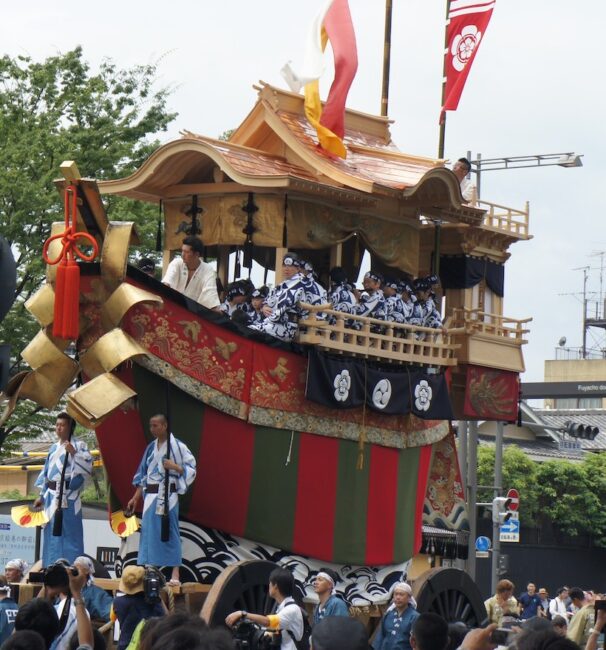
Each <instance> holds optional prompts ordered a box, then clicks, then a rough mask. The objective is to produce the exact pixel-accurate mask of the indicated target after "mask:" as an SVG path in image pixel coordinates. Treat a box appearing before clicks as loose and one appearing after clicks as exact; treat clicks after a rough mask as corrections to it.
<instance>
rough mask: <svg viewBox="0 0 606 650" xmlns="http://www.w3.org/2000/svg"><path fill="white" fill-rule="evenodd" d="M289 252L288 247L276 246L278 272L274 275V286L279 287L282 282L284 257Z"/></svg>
mask: <svg viewBox="0 0 606 650" xmlns="http://www.w3.org/2000/svg"><path fill="white" fill-rule="evenodd" d="M286 253H288V248H276V274H275V277H274V286H275V287H277V286H278V285H279V284H281V283H282V281H283V280H284V278H283V277H282V259H283V257H284V255H286Z"/></svg>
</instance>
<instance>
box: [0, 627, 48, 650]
mask: <svg viewBox="0 0 606 650" xmlns="http://www.w3.org/2000/svg"><path fill="white" fill-rule="evenodd" d="M46 648H47V646H46V643H45V642H44V639H43V638H42V636H41V635H40V634H38V632H34V631H33V630H20V631H19V632H15V633H14V634H11V636H9V637H8V638H7V639H6V641H5V642H4V643H3V644H2V650H46Z"/></svg>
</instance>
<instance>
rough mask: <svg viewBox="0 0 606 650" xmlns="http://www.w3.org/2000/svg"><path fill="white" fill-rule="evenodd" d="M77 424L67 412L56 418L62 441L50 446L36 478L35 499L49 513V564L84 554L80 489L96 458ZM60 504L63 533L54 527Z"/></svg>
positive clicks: (45, 537) (45, 556) (45, 544)
mask: <svg viewBox="0 0 606 650" xmlns="http://www.w3.org/2000/svg"><path fill="white" fill-rule="evenodd" d="M75 424H76V423H75V422H74V420H73V419H72V418H71V417H70V416H69V415H68V414H67V413H59V415H58V416H57V420H56V422H55V433H56V434H57V438H58V441H57V442H56V443H55V444H54V445H53V446H52V447H51V448H50V449H49V451H48V456H47V457H46V461H45V463H44V468H43V469H42V471H41V472H40V474H39V476H38V478H37V479H36V484H35V485H36V487H37V488H40V496H39V497H38V498H37V499H36V500H35V501H34V507H37V508H39V507H40V506H42V505H43V506H44V512H45V514H46V516H47V517H48V523H47V524H46V525H45V526H44V528H43V531H42V565H43V566H45V567H47V566H49V565H51V564H53V563H54V562H55V561H56V560H58V559H59V558H65V559H66V560H67V561H68V562H70V563H72V562H73V561H74V560H75V559H76V558H77V557H78V556H79V555H83V554H84V537H83V532H82V503H81V501H80V493H81V492H82V489H83V488H84V481H85V480H86V478H87V477H89V476H90V475H91V472H92V468H93V459H92V457H91V455H90V454H89V453H88V447H87V446H86V443H85V442H82V440H78V439H77V438H75V437H74V436H73V435H72V433H73V430H74V428H75ZM64 467H65V471H63V469H64ZM62 477H63V489H61V481H62ZM59 500H60V501H61V502H59ZM58 508H61V510H62V512H63V515H62V516H63V525H62V529H61V535H57V536H55V535H53V527H54V523H55V514H56V512H57V509H58Z"/></svg>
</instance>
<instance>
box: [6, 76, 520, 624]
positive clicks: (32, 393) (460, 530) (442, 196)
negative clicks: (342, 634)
mask: <svg viewBox="0 0 606 650" xmlns="http://www.w3.org/2000/svg"><path fill="white" fill-rule="evenodd" d="M256 92H257V100H256V103H255V104H254V106H253V108H252V110H251V111H250V113H249V114H248V116H247V117H246V118H245V119H244V121H243V122H242V123H241V124H240V126H239V127H238V128H237V129H235V131H234V132H233V133H232V134H231V136H230V137H229V139H228V140H227V141H220V140H216V139H213V138H209V137H206V136H202V135H198V134H196V133H193V132H190V131H185V132H183V133H182V137H181V138H179V139H177V140H175V141H172V142H169V143H167V144H165V145H162V146H161V147H159V148H158V149H157V151H156V152H155V153H154V154H153V155H152V156H151V157H150V158H149V159H148V160H147V161H146V162H145V163H144V164H143V165H142V166H141V167H140V168H139V169H138V170H137V171H136V172H135V173H133V174H132V175H130V176H128V177H126V178H120V179H116V180H109V181H100V182H98V183H97V182H96V181H95V180H93V179H86V178H81V177H80V174H79V172H78V169H77V167H76V165H75V164H73V163H65V164H64V165H63V166H62V167H61V171H62V173H63V177H64V178H63V179H61V180H60V181H57V186H58V189H59V191H61V192H62V193H63V194H64V196H65V205H66V217H65V221H64V222H59V223H56V224H54V225H53V230H52V237H51V239H50V240H49V242H47V244H48V245H47V246H46V248H45V259H46V260H47V261H48V262H49V264H48V266H47V282H46V283H45V284H44V286H43V287H42V288H41V289H40V291H39V292H38V293H37V294H36V295H35V296H33V297H32V298H31V299H30V301H29V302H28V304H27V307H28V309H29V311H30V312H31V313H32V315H33V316H34V317H35V318H36V319H37V320H38V321H39V323H40V325H41V330H40V332H39V334H38V335H37V336H36V337H35V339H34V340H33V341H32V342H31V343H30V345H29V346H28V347H27V348H26V349H25V350H24V351H23V353H22V355H23V358H24V359H25V360H26V361H27V363H28V364H29V365H30V366H31V370H30V371H27V372H23V373H20V374H19V375H18V376H16V377H14V378H13V379H12V380H11V382H10V383H9V385H8V387H7V389H6V391H5V398H6V401H7V405H6V407H5V412H4V415H3V417H4V418H5V419H6V418H7V417H9V415H10V412H11V409H12V408H14V405H15V404H16V401H17V400H18V399H30V400H33V401H35V402H37V403H38V404H39V405H40V406H41V407H43V408H47V409H54V408H55V407H56V406H57V404H58V402H59V401H60V400H61V399H62V398H63V396H64V395H66V399H67V409H68V411H69V413H70V414H71V415H72V416H73V417H74V418H75V419H76V420H77V421H78V422H79V423H80V424H81V425H83V426H85V427H87V428H90V429H94V430H95V432H96V435H97V439H98V442H99V448H100V450H101V454H102V457H103V461H104V464H105V467H106V470H107V474H108V478H109V481H110V483H111V491H112V496H111V500H112V510H114V511H117V510H120V508H123V507H125V506H126V503H127V501H128V500H129V498H130V496H131V495H132V484H131V480H132V477H133V475H134V473H135V470H136V467H137V465H138V462H139V459H140V457H141V455H142V452H143V450H144V448H145V445H146V444H147V442H148V439H149V436H148V433H147V423H148V420H149V418H150V416H151V415H153V414H155V413H157V412H158V411H164V412H166V413H167V414H168V416H169V419H170V424H171V429H172V431H173V433H174V434H175V435H176V436H177V437H178V438H180V439H181V440H183V441H184V442H185V443H186V444H187V445H188V447H189V448H190V449H191V450H192V452H193V453H194V454H195V455H196V457H197V461H198V475H197V478H196V481H195V483H194V486H193V489H192V490H190V492H189V493H188V494H187V495H185V497H183V499H182V502H181V506H180V513H181V519H182V521H181V536H182V540H183V554H184V561H183V567H182V579H183V581H198V582H202V583H205V584H212V585H213V586H212V587H211V589H210V593H209V595H208V597H207V599H206V602H205V605H204V609H203V615H204V616H205V617H206V618H207V620H209V621H212V622H222V620H223V619H224V616H225V614H226V613H227V612H229V611H232V610H233V609H236V608H238V607H239V606H240V605H239V604H238V603H243V605H242V608H243V609H247V610H248V611H260V610H262V608H263V606H264V604H265V601H266V594H265V592H264V591H263V586H264V585H265V584H266V581H267V575H268V567H270V566H271V564H270V562H278V563H280V564H283V565H285V566H288V567H290V568H291V569H292V570H293V571H294V573H295V576H296V579H297V582H298V584H299V586H300V587H301V589H302V591H303V592H305V590H306V589H309V590H310V591H311V583H312V580H313V577H314V575H315V574H316V572H317V571H318V569H319V567H320V566H331V567H332V568H334V569H335V570H337V572H338V573H339V575H340V577H341V578H342V583H340V584H339V585H338V589H339V591H340V592H341V593H342V594H343V596H344V597H345V598H346V599H347V601H348V602H349V603H350V604H352V605H354V606H360V607H366V606H373V605H376V604H377V603H384V602H385V601H386V599H387V596H388V593H389V589H390V587H391V586H392V584H393V583H394V582H395V581H397V580H398V579H399V578H400V577H401V575H402V573H406V572H407V569H408V567H409V563H410V560H411V558H413V556H415V555H416V554H417V553H418V552H419V550H420V548H421V546H422V545H423V546H425V547H427V549H428V551H429V547H430V546H431V547H434V546H435V544H436V543H442V545H443V546H444V547H445V546H448V544H450V547H451V548H450V550H449V551H446V552H444V553H443V554H445V555H450V557H452V558H455V557H464V556H465V553H466V549H467V541H466V538H465V534H464V531H465V529H466V527H467V516H466V506H465V500H464V491H463V486H462V485H461V478H460V473H459V468H458V461H457V455H456V447H455V437H454V433H453V429H452V427H451V421H452V420H453V419H462V420H479V419H481V420H487V419H495V420H515V418H516V415H517V408H518V375H519V373H520V372H522V371H523V370H524V362H523V355H522V347H523V345H524V343H525V342H526V341H525V335H526V333H527V331H528V330H527V329H525V327H526V323H527V320H526V321H524V320H515V319H510V318H506V317H504V316H503V293H504V292H503V284H504V283H503V277H504V263H505V261H506V260H507V258H508V257H509V247H510V246H511V245H512V244H513V243H515V242H517V241H520V240H525V239H528V238H529V236H530V235H529V233H528V208H525V209H523V210H515V209H512V208H507V207H504V206H501V205H496V204H492V203H488V202H484V201H477V200H474V201H472V202H471V203H469V202H466V201H464V200H463V197H462V194H461V188H460V184H459V180H458V179H457V178H456V176H455V174H454V173H453V172H452V171H450V170H449V169H447V168H446V167H445V161H444V160H443V159H441V158H428V157H419V156H415V155H410V154H406V153H403V152H401V151H399V150H398V148H397V147H396V146H395V144H394V142H393V141H392V138H391V135H390V120H389V119H388V118H386V117H378V116H373V115H367V114H363V113H360V112H356V111H353V110H345V109H344V107H343V110H342V111H341V113H340V120H341V124H342V126H341V127H339V126H338V125H337V126H336V127H334V125H333V131H334V132H335V133H337V134H338V133H339V130H341V131H342V133H341V137H339V138H337V139H338V140H339V142H340V143H341V146H342V148H343V150H342V151H340V150H339V151H336V155H335V152H334V151H331V148H330V144H329V145H326V146H324V145H322V137H321V136H320V144H319V141H318V137H319V136H318V129H317V128H316V127H317V126H318V125H317V124H314V119H313V117H312V116H310V113H309V101H308V100H309V98H307V100H306V98H304V97H303V96H302V95H300V94H298V93H294V92H289V91H285V90H281V89H279V88H276V87H273V86H271V85H268V84H265V83H261V84H260V85H259V86H257V87H256ZM329 102H330V98H329ZM342 154H345V157H341V156H342ZM103 195H118V196H122V197H127V198H130V199H133V200H138V201H147V202H150V203H154V204H156V205H158V206H160V212H161V219H162V241H163V266H164V268H166V266H167V264H168V262H169V261H170V259H171V256H172V255H173V254H174V253H175V252H176V251H178V250H179V249H180V246H181V242H182V240H183V237H184V236H185V235H198V236H200V237H201V239H202V240H203V242H204V245H205V258H206V259H208V260H216V265H217V274H218V278H219V279H220V280H221V283H222V284H223V286H227V284H228V283H229V282H230V281H232V280H234V279H236V278H237V277H246V276H250V272H251V269H252V266H253V261H255V262H257V263H258V264H259V265H260V266H261V267H263V268H264V269H266V273H267V272H268V271H269V270H271V271H273V272H274V274H275V284H276V285H277V284H279V283H280V281H281V277H280V271H281V266H280V264H281V260H282V257H283V255H284V254H285V253H286V252H287V251H295V252H297V253H299V254H300V255H301V256H302V257H303V258H305V259H306V260H309V261H311V262H312V263H313V266H314V269H315V270H316V272H317V273H318V275H319V277H320V281H321V282H323V283H325V284H326V283H327V279H328V271H329V269H330V268H331V267H333V266H337V265H338V266H342V267H343V268H344V269H345V270H346V271H347V274H348V277H350V278H357V277H358V274H359V271H360V267H361V264H362V260H363V257H364V254H365V253H367V254H368V255H369V256H370V259H371V266H372V268H373V269H376V270H378V271H381V272H389V273H390V274H399V273H406V274H410V275H412V276H414V277H423V276H427V275H429V274H430V273H432V272H436V271H438V273H439V276H440V281H441V288H440V291H441V293H442V295H443V309H444V314H445V327H444V329H443V330H430V329H427V328H421V327H415V326H411V325H405V324H396V323H390V322H387V323H386V322H381V323H380V327H377V325H379V323H377V322H374V321H373V320H372V319H365V318H362V317H358V320H360V321H361V322H360V325H359V329H357V330H355V332H354V331H352V330H351V329H348V327H347V323H346V322H345V320H344V318H343V315H342V314H340V313H339V312H332V311H330V310H327V309H326V308H322V309H319V308H310V309H309V310H308V314H307V316H306V318H304V319H302V320H300V322H299V323H298V333H297V335H296V338H295V341H293V343H292V344H290V343H289V344H287V343H283V342H281V341H278V340H276V339H273V338H271V337H268V336H267V335H264V334H262V333H260V332H254V331H253V330H251V329H250V328H247V327H244V326H241V325H238V324H236V323H234V322H233V321H231V320H229V319H228V318H226V317H225V316H223V315H221V314H218V313H216V312H213V311H210V310H208V309H206V308H205V307H203V306H201V305H199V304H198V303H196V302H194V301H192V300H190V299H188V298H186V297H185V296H183V295H182V294H180V293H178V292H176V291H174V290H173V289H171V288H169V287H168V286H166V285H163V284H162V283H161V282H160V281H159V279H157V278H154V277H150V276H148V275H146V274H144V273H142V272H141V271H139V270H138V269H137V268H135V267H134V266H132V265H129V264H128V257H129V247H130V246H131V245H133V244H134V243H136V241H137V233H136V230H135V227H134V225H133V224H132V223H129V222H114V221H108V218H107V215H106V213H105V210H104V206H103V200H102V196H103ZM437 233H438V234H439V237H437V236H436V234H437ZM81 236H86V237H87V238H88V239H87V241H88V244H92V243H93V242H94V246H93V252H92V253H90V256H91V257H92V256H93V255H94V254H95V253H96V252H97V249H98V257H97V258H96V259H95V261H81V262H79V263H76V262H75V257H76V256H77V255H78V250H76V248H77V246H78V244H79V243H85V242H79V238H80V237H81ZM68 242H69V245H68ZM70 247H71V248H70ZM62 255H63V257H64V259H61V257H62ZM59 260H61V261H59ZM230 260H231V263H230ZM56 262H58V264H56ZM61 267H65V268H63V269H62V268H61ZM74 268H77V269H78V270H79V272H80V278H79V289H76V291H77V294H76V298H75V299H74V298H73V295H71V294H70V291H71V292H72V294H73V291H74V289H73V285H72V284H70V283H72V282H75V280H74V278H73V277H72V276H73V275H74V273H75V271H74ZM263 279H264V280H266V276H265V277H264V278H263ZM70 295H71V297H70ZM58 303H60V306H59V307H58ZM66 305H67V306H66ZM318 311H322V312H324V313H327V314H329V315H331V316H333V317H334V318H332V319H331V318H329V319H325V318H318V315H317V312H318ZM58 319H59V320H60V321H61V322H60V324H59V325H58V323H57V320H58ZM70 345H75V349H76V351H77V353H76V354H75V355H74V354H73V353H69V354H68V350H69V347H70ZM78 376H79V377H80V378H81V380H82V383H81V385H79V387H78V388H76V389H75V390H71V388H70V387H72V385H73V382H74V380H75V378H76V377H78ZM345 376H346V377H347V380H346V381H342V380H343V378H344V377H345ZM66 391H67V392H66ZM116 526H117V524H116ZM424 526H425V534H424V533H423V530H424V528H423V527H424ZM116 531H117V532H118V533H120V532H122V531H121V530H119V529H116ZM441 531H451V533H450V537H448V539H447V540H446V541H445V539H446V538H445V537H444V536H442V532H441ZM444 535H446V533H444ZM137 537H138V534H136V533H135V534H132V535H130V536H128V537H126V538H125V541H124V544H123V548H122V551H121V559H120V561H121V562H122V563H124V562H131V561H134V560H135V559H136V548H137ZM434 553H435V550H434ZM414 589H415V596H416V598H417V601H418V602H419V607H420V608H422V609H426V610H427V609H434V610H436V611H439V612H440V613H441V614H442V615H445V616H447V617H448V618H450V619H452V620H464V621H466V622H467V623H469V624H470V625H475V624H479V623H480V622H481V621H482V620H483V619H484V616H485V610H484V608H483V604H482V599H481V598H480V596H479V593H478V592H477V588H476V587H475V585H474V584H473V582H472V581H471V579H470V578H469V576H467V574H465V573H464V572H462V571H458V570H456V569H452V568H449V569H438V570H434V571H432V572H430V574H428V575H426V576H424V577H421V578H420V579H419V580H417V581H416V582H415V587H414Z"/></svg>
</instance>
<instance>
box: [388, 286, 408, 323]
mask: <svg viewBox="0 0 606 650" xmlns="http://www.w3.org/2000/svg"><path fill="white" fill-rule="evenodd" d="M398 287H399V283H398V281H397V280H396V279H395V278H385V282H384V284H383V295H384V296H385V317H386V320H388V321H391V322H392V323H403V322H404V320H405V316H406V313H405V307H404V303H403V301H402V298H400V294H399V292H398Z"/></svg>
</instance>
